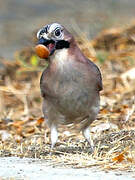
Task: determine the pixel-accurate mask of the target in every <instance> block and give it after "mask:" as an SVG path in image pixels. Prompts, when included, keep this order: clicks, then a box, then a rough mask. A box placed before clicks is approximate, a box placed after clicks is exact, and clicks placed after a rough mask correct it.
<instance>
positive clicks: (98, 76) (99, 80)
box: [87, 59, 103, 91]
mask: <svg viewBox="0 0 135 180" xmlns="http://www.w3.org/2000/svg"><path fill="white" fill-rule="evenodd" d="M87 61H88V64H89V65H90V66H91V68H92V70H93V71H94V73H95V76H96V79H97V85H98V90H99V91H101V90H102V89H103V84H102V76H101V72H100V69H99V68H98V66H97V65H96V64H94V63H93V62H92V61H91V60H89V59H87Z"/></svg>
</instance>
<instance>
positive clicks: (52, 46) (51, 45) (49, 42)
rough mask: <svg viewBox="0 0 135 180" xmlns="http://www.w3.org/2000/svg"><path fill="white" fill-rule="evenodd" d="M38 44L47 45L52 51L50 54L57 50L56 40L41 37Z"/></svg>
mask: <svg viewBox="0 0 135 180" xmlns="http://www.w3.org/2000/svg"><path fill="white" fill-rule="evenodd" d="M38 44H42V45H44V46H46V47H47V48H48V50H49V52H50V56H51V55H52V54H53V53H54V51H55V41H53V40H50V39H45V38H43V37H42V38H40V39H39V41H38Z"/></svg>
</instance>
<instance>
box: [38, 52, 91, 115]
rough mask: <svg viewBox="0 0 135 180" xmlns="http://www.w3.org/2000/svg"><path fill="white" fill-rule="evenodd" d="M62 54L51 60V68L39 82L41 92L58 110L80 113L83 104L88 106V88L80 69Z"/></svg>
mask: <svg viewBox="0 0 135 180" xmlns="http://www.w3.org/2000/svg"><path fill="white" fill-rule="evenodd" d="M63 53H64V54H63V55H62V54H60V55H59V56H56V57H55V59H53V64H52V66H51V67H50V69H49V71H48V73H46V75H45V76H44V78H43V80H42V81H41V90H42V89H44V92H45V94H46V99H49V101H51V102H52V103H53V104H55V105H56V106H57V107H58V108H59V109H60V110H62V111H65V112H66V111H67V113H69V111H70V112H72V111H73V109H74V110H75V109H76V111H80V109H81V110H83V107H84V104H87V105H88V106H89V99H90V98H89V97H90V93H89V91H90V89H89V88H90V87H89V86H88V85H87V83H86V79H85V73H83V71H80V69H81V67H80V68H78V66H76V62H74V61H73V60H72V58H71V57H68V56H67V54H66V52H63ZM71 105H72V106H71ZM85 108H86V107H85ZM86 109H87V108H86ZM83 112H84V110H83ZM80 113H81V112H80Z"/></svg>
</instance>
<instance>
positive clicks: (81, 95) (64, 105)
mask: <svg viewBox="0 0 135 180" xmlns="http://www.w3.org/2000/svg"><path fill="white" fill-rule="evenodd" d="M63 31H64V32H65V34H64V35H65V40H66V39H68V42H69V47H64V48H63V47H62V46H60V47H62V48H60V49H59V48H58V49H57V50H56V51H55V52H54V53H53V55H52V56H50V60H49V65H48V67H47V69H45V71H44V72H43V74H42V77H41V81H40V86H41V94H42V96H43V98H44V100H43V112H44V114H46V113H47V114H48V121H47V124H48V126H49V127H50V128H51V140H52V147H53V146H54V145H55V143H56V141H57V127H58V125H59V124H65V125H66V124H71V123H73V124H76V123H80V122H81V123H82V122H83V123H82V124H81V130H82V132H83V135H84V136H85V138H86V139H87V140H88V142H89V143H91V144H92V142H91V140H90V133H89V125H90V124H91V123H92V122H93V121H94V120H95V119H96V116H97V114H98V112H99V104H100V97H99V91H100V90H101V89H102V79H101V74H100V71H99V69H98V67H97V66H96V65H95V64H94V63H93V62H92V61H90V60H88V59H87V58H86V57H85V56H84V55H83V53H82V52H81V51H80V49H79V48H78V46H77V45H76V42H75V40H74V38H73V37H72V36H71V35H70V34H69V35H68V32H67V31H66V30H63ZM68 37H69V38H68ZM61 44H62V43H61ZM56 47H57V46H56Z"/></svg>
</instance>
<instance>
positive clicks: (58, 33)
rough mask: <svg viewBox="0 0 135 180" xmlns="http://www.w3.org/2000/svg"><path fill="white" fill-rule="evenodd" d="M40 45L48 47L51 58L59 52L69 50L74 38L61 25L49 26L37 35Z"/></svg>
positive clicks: (53, 24)
mask: <svg viewBox="0 0 135 180" xmlns="http://www.w3.org/2000/svg"><path fill="white" fill-rule="evenodd" d="M37 38H38V44H42V45H44V46H46V47H47V48H48V50H49V52H50V56H51V55H53V54H54V52H56V53H57V50H60V49H63V48H69V47H70V43H71V41H72V40H73V36H72V35H71V34H70V33H69V32H68V31H67V30H66V29H65V28H64V27H63V26H62V25H60V24H58V23H52V24H47V25H46V26H44V27H43V28H41V29H40V30H39V31H38V33H37Z"/></svg>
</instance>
